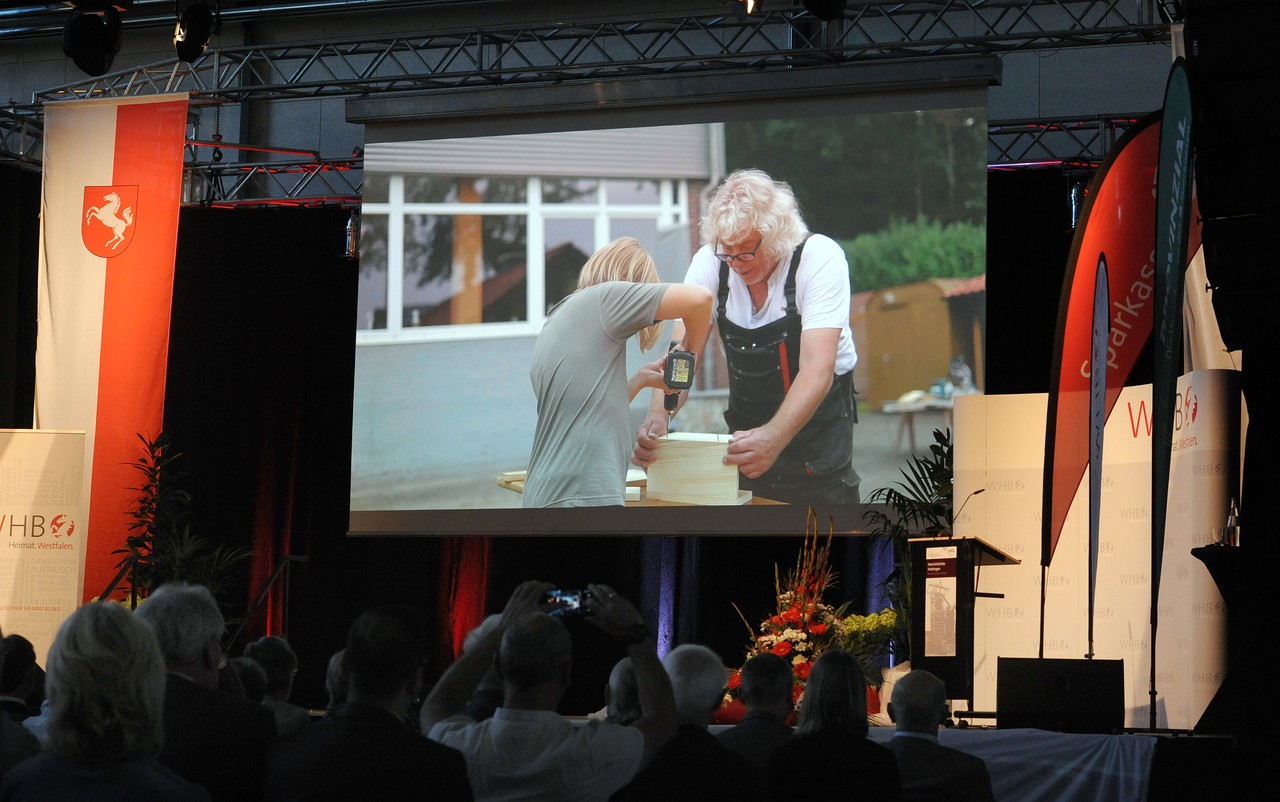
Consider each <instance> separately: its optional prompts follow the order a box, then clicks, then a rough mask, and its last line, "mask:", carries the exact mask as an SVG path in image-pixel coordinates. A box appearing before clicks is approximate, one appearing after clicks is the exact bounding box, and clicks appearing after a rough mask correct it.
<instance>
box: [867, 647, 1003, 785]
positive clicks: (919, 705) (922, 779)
mask: <svg viewBox="0 0 1280 802" xmlns="http://www.w3.org/2000/svg"><path fill="white" fill-rule="evenodd" d="M889 718H891V719H892V720H893V723H894V724H895V725H896V726H897V731H896V732H895V733H894V735H893V739H892V740H890V741H889V748H890V749H892V750H893V754H894V757H896V758H897V759H898V773H899V774H900V775H901V777H902V798H903V800H904V802H935V801H945V802H992V800H993V799H995V793H994V791H993V790H992V788H991V774H990V773H989V772H988V771H987V764H986V762H985V761H984V760H983V759H982V758H980V757H978V756H976V755H971V754H969V753H967V752H962V751H960V750H959V749H952V748H951V747H948V746H943V745H942V744H941V743H939V742H938V725H940V724H941V723H942V722H943V721H946V720H947V719H948V718H950V713H949V712H948V711H947V686H946V685H945V684H944V683H943V681H942V680H940V679H938V677H936V676H934V675H933V674H931V673H929V672H928V671H924V670H921V669H916V670H914V671H909V672H907V673H906V674H905V675H904V676H903V677H902V678H901V679H899V680H898V681H897V682H895V683H894V684H893V696H892V697H891V700H890V702H889Z"/></svg>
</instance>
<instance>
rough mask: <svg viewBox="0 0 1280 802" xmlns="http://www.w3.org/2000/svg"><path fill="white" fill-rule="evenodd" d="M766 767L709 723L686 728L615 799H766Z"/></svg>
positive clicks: (665, 801) (630, 801)
mask: <svg viewBox="0 0 1280 802" xmlns="http://www.w3.org/2000/svg"><path fill="white" fill-rule="evenodd" d="M763 779H764V776H763V774H762V772H761V771H760V767H759V766H756V765H753V764H752V763H751V761H749V760H747V759H746V758H745V757H743V756H742V755H740V754H738V753H737V752H734V751H732V750H730V749H727V748H725V747H723V746H721V745H720V742H719V741H717V740H716V738H715V736H714V735H712V734H711V733H709V732H707V730H706V728H704V727H684V726H682V727H680V729H679V731H677V732H676V737H674V738H672V739H671V740H670V741H669V742H668V743H667V745H666V746H664V747H662V748H661V749H659V750H658V753H657V754H655V755H654V756H653V760H652V761H650V762H649V765H648V766H646V767H645V768H643V769H641V770H640V771H639V772H637V773H636V776H635V777H634V778H633V779H632V780H631V782H630V783H628V784H627V785H625V786H623V787H622V788H621V789H619V790H618V791H617V792H616V793H615V794H614V795H613V796H612V797H610V799H611V800H613V801H614V802H678V801H679V800H689V802H695V800H696V802H703V800H708V799H731V800H734V802H754V801H755V800H759V801H760V802H763V801H764V800H765V799H767V798H768V797H767V796H765V794H764V783H763V782H762V780H763Z"/></svg>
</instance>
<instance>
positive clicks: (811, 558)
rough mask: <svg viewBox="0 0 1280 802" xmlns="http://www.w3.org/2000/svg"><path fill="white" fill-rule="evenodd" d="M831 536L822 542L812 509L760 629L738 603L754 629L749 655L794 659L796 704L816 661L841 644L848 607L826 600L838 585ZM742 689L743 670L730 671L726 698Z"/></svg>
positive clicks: (776, 582) (777, 579)
mask: <svg viewBox="0 0 1280 802" xmlns="http://www.w3.org/2000/svg"><path fill="white" fill-rule="evenodd" d="M831 535H832V533H831V532H828V533H827V537H826V540H825V541H823V542H821V543H819V539H818V526H817V517H816V516H815V515H814V514H813V511H812V510H810V512H809V520H808V523H807V525H806V531H805V539H804V543H803V545H802V547H801V549H800V555H799V557H798V558H797V559H796V565H795V567H794V568H792V569H791V571H789V572H788V573H787V575H786V576H785V577H780V576H779V575H778V570H777V567H776V566H775V568H774V577H773V582H774V590H775V591H776V595H777V612H775V613H774V614H773V615H771V616H769V617H768V618H766V619H765V620H764V621H763V622H762V623H761V624H760V626H759V628H758V633H757V629H756V628H754V627H752V626H751V625H750V624H749V623H747V619H746V616H744V615H742V611H741V610H738V607H737V605H734V609H735V610H738V615H739V617H741V618H742V622H743V623H744V624H746V625H747V629H748V630H749V631H750V633H751V641H750V644H749V645H748V647H747V654H746V658H744V659H750V658H752V657H754V656H755V655H757V654H760V653H762V652H773V653H774V654H776V655H778V656H779V657H782V658H783V659H785V660H787V661H789V662H790V663H791V671H792V675H793V677H794V685H793V689H792V698H793V700H794V701H795V702H796V703H797V704H799V702H800V698H801V696H803V694H804V683H805V680H807V679H808V677H809V671H810V670H811V669H812V668H813V661H814V660H816V659H818V656H819V655H821V654H822V653H823V652H825V651H826V650H827V649H830V648H832V647H837V648H839V647H841V638H842V637H843V636H842V633H843V632H844V629H843V627H844V611H845V606H846V605H840V606H839V607H833V606H832V605H830V604H827V603H825V602H824V601H823V600H822V597H823V595H824V594H825V593H826V592H827V590H828V589H829V588H832V587H834V586H835V579H836V573H835V572H834V571H832V570H831V567H830V564H829V559H830V553H831ZM858 617H859V618H861V616H858ZM739 687H740V678H739V676H738V671H737V670H734V671H732V672H731V673H730V677H729V684H728V691H727V693H726V701H735V700H737V698H738V691H739Z"/></svg>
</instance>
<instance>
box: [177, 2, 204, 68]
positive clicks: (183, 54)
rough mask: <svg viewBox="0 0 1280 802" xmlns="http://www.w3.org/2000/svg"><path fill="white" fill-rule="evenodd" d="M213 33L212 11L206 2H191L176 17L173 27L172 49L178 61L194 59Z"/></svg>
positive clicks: (202, 50)
mask: <svg viewBox="0 0 1280 802" xmlns="http://www.w3.org/2000/svg"><path fill="white" fill-rule="evenodd" d="M212 33H213V12H212V11H210V10H209V4H208V3H192V4H191V5H189V6H187V7H186V8H185V9H184V10H183V12H182V15H181V16H179V17H178V24H177V25H176V26H174V29H173V49H174V50H175V51H176V52H177V54H178V60H179V61H187V62H190V61H195V60H196V59H198V58H200V56H202V55H204V51H205V50H206V49H207V48H208V47H209V36H210V35H212Z"/></svg>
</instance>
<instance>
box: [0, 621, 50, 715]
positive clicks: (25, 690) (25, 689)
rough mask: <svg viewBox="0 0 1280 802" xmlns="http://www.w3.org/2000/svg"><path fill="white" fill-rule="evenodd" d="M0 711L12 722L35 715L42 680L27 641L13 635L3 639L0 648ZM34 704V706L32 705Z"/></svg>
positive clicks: (32, 647) (34, 656) (32, 651)
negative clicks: (0, 655) (0, 656)
mask: <svg viewBox="0 0 1280 802" xmlns="http://www.w3.org/2000/svg"><path fill="white" fill-rule="evenodd" d="M0 654H2V655H3V657H2V658H0V666H2V667H0V708H2V709H3V711H4V712H5V713H6V714H7V715H8V716H9V718H11V719H13V720H14V721H22V720H23V719H25V718H27V717H28V716H31V715H33V714H35V713H37V712H39V706H40V700H39V698H38V697H39V696H41V695H43V694H42V691H41V688H40V686H42V685H43V679H42V677H41V675H42V673H43V672H41V670H40V666H39V665H37V664H36V650H35V647H34V646H32V645H31V641H29V640H27V639H26V638H24V637H22V636H21V635H17V634H10V635H5V637H4V641H3V645H0ZM33 700H34V705H33V703H32V702H33Z"/></svg>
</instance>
